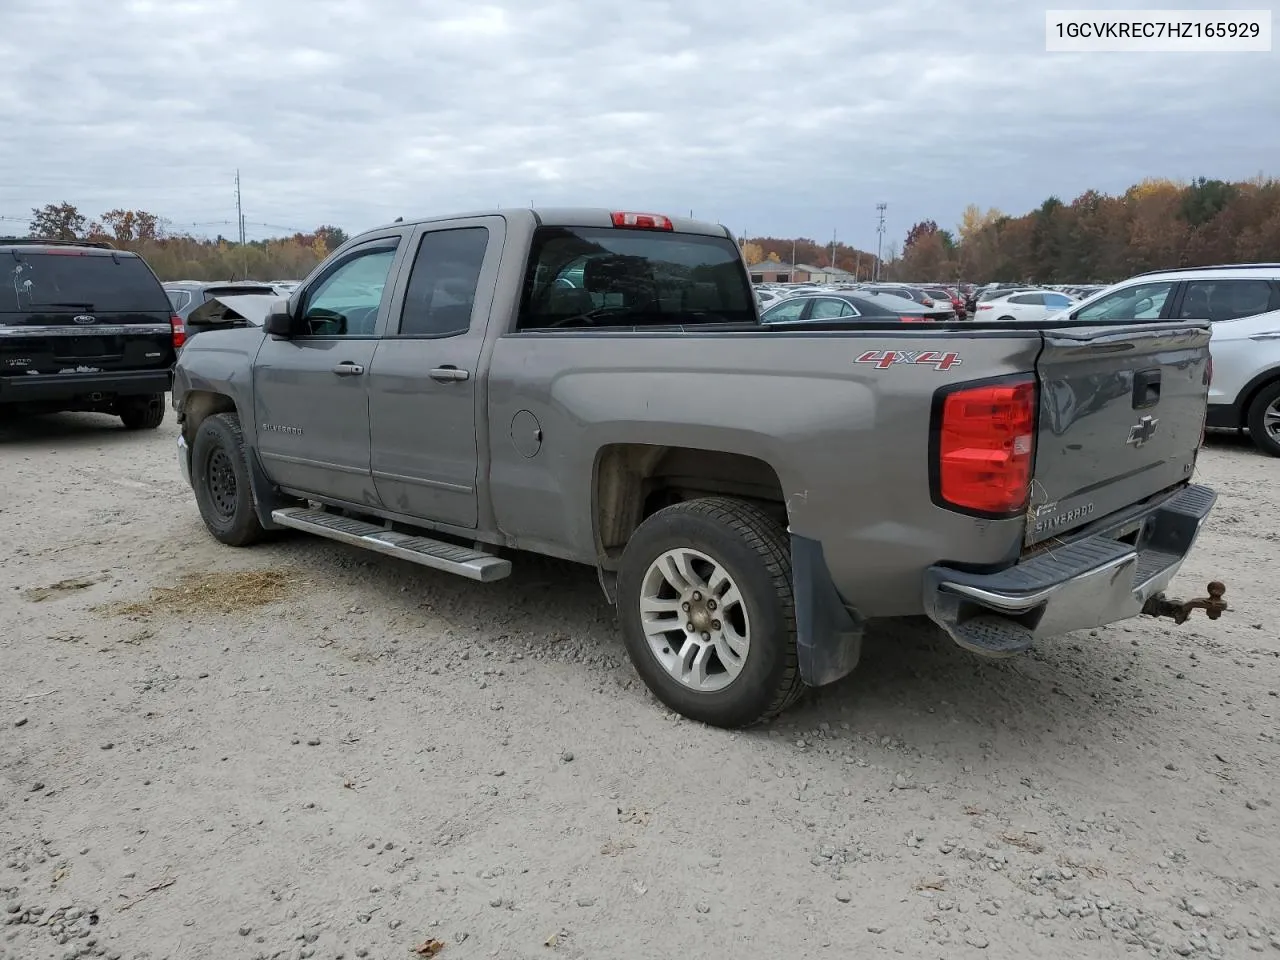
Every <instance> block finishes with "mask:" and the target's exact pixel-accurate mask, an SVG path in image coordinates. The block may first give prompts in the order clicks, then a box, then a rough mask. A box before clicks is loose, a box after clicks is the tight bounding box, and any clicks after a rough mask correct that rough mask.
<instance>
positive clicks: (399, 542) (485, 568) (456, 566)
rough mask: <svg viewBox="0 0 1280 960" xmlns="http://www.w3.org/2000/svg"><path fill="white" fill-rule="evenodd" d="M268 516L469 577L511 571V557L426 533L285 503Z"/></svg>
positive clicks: (487, 577) (491, 576)
mask: <svg viewBox="0 0 1280 960" xmlns="http://www.w3.org/2000/svg"><path fill="white" fill-rule="evenodd" d="M271 519H272V520H274V521H275V522H276V523H278V524H280V526H282V527H291V528H292V529H294V530H301V531H303V532H304V533H314V534H315V535H316V536H318V537H327V538H328V539H330V540H337V541H338V542H339V543H347V544H350V545H351V546H353V547H362V548H364V549H365V550H372V551H374V552H375V553H385V554H386V555H387V556H389V557H399V558H400V559H401V560H408V561H409V562H410V563H416V564H418V565H420V566H423V567H430V568H431V569H433V570H443V571H444V572H445V573H456V574H457V575H458V576H460V577H466V578H467V579H469V580H480V581H483V582H486V583H487V582H489V581H490V580H501V579H502V578H503V577H507V576H510V575H511V561H510V560H504V559H503V558H501V557H495V556H493V555H491V554H488V553H482V552H480V551H479V550H472V549H471V548H470V547H459V546H456V545H455V544H452V543H444V542H443V541H441V540H433V539H431V538H430V537H419V536H414V535H413V534H408V533H397V532H396V531H394V530H388V529H387V528H386V527H379V526H377V525H376V524H372V523H366V522H365V521H363V520H353V519H351V518H350V517H343V516H339V515H338V514H336V513H328V512H326V511H324V510H312V509H309V508H307V507H285V508H284V509H282V510H273V511H272V512H271Z"/></svg>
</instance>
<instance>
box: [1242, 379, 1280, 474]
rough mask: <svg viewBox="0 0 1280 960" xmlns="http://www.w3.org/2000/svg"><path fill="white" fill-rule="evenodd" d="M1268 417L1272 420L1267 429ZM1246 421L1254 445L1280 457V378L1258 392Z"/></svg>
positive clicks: (1250, 406) (1264, 451)
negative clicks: (1269, 428)
mask: <svg viewBox="0 0 1280 960" xmlns="http://www.w3.org/2000/svg"><path fill="white" fill-rule="evenodd" d="M1268 419H1270V421H1271V430H1268V429H1267V421H1268ZM1245 422H1246V423H1247V424H1248V426H1249V437H1250V438H1251V439H1252V440H1253V445H1254V446H1255V447H1257V448H1258V449H1259V450H1261V451H1262V452H1263V453H1267V454H1270V455H1271V456H1273V457H1280V380H1277V381H1276V382H1275V383H1269V384H1267V385H1266V386H1265V387H1263V388H1262V389H1261V390H1260V391H1259V392H1258V395H1257V396H1256V397H1254V398H1253V402H1252V403H1250V404H1249V415H1248V417H1247V419H1246V421H1245ZM1272 431H1275V432H1272Z"/></svg>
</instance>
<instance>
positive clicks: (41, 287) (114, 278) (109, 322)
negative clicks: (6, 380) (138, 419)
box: [0, 247, 174, 376]
mask: <svg viewBox="0 0 1280 960" xmlns="http://www.w3.org/2000/svg"><path fill="white" fill-rule="evenodd" d="M4 261H5V262H4V264H3V265H2V266H0V274H3V275H4V279H3V281H2V282H0V374H4V375H14V374H21V375H24V376H36V375H50V374H55V375H74V374H95V375H100V374H102V373H111V372H116V371H137V370H164V369H167V368H168V367H170V366H172V364H173V360H174V348H173V330H172V327H171V326H170V323H169V317H170V316H171V315H172V311H171V309H170V304H169V298H168V297H167V296H166V295H165V291H164V288H163V287H161V285H160V281H159V280H157V279H156V276H155V274H153V273H152V272H151V268H150V267H148V266H147V264H146V262H145V261H143V260H142V259H141V258H139V257H137V256H135V255H133V254H130V253H124V252H119V251H114V250H102V249H98V248H92V247H65V248H56V247H51V248H40V249H31V250H24V249H22V248H20V247H17V248H14V250H13V252H12V254H7V255H5V257H4Z"/></svg>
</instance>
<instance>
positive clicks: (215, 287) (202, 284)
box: [164, 280, 281, 323]
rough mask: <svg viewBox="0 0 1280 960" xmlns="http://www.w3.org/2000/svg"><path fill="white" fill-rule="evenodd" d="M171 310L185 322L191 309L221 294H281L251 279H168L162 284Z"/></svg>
mask: <svg viewBox="0 0 1280 960" xmlns="http://www.w3.org/2000/svg"><path fill="white" fill-rule="evenodd" d="M164 290H165V293H166V294H168V295H169V302H170V303H171V304H172V305H173V312H174V313H176V314H177V315H178V316H180V317H181V318H182V319H183V322H184V323H185V322H186V319H187V317H188V316H189V315H190V314H191V311H192V310H195V309H196V307H198V306H200V305H201V304H203V303H208V302H209V301H210V300H212V299H214V298H215V297H219V296H222V295H223V294H232V295H235V294H240V295H244V294H251V295H253V296H260V297H279V296H280V295H281V294H280V292H279V291H278V290H276V288H275V287H273V286H272V285H271V284H269V283H257V282H255V281H252V280H221V281H203V280H170V281H168V282H167V283H165V285H164Z"/></svg>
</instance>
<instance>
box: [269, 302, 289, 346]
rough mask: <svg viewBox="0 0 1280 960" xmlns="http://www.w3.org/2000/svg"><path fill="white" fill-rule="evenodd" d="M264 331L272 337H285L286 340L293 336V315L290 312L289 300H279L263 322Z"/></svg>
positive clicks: (272, 306)
mask: <svg viewBox="0 0 1280 960" xmlns="http://www.w3.org/2000/svg"><path fill="white" fill-rule="evenodd" d="M262 329H263V330H265V331H266V332H267V336H270V337H283V338H285V339H286V340H287V339H288V338H289V337H292V336H293V330H294V327H293V314H291V313H290V312H289V301H288V300H277V301H276V302H275V303H273V304H272V305H271V307H270V309H268V310H267V315H266V317H265V319H264V320H263V321H262Z"/></svg>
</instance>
